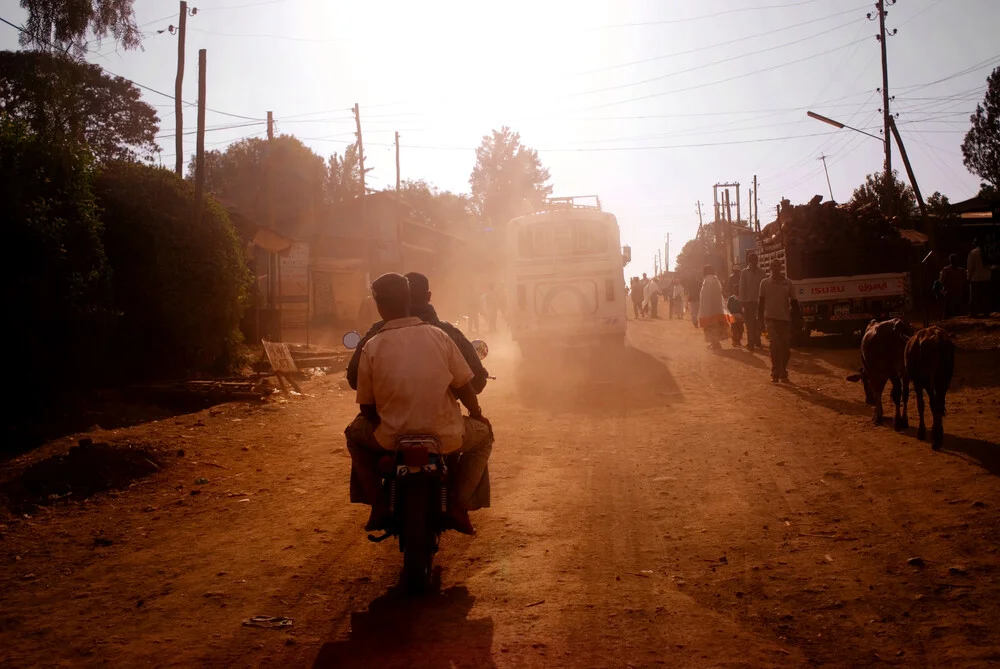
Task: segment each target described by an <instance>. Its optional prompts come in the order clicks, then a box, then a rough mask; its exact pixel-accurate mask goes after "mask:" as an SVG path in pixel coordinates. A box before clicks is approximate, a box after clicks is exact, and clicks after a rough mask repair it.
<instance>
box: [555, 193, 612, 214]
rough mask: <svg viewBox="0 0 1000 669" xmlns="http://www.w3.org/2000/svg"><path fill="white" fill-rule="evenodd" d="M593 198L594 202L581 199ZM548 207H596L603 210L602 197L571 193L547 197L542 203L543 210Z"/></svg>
mask: <svg viewBox="0 0 1000 669" xmlns="http://www.w3.org/2000/svg"><path fill="white" fill-rule="evenodd" d="M589 199H593V201H594V203H593V204H588V203H585V202H581V200H589ZM546 209H596V210H597V211H601V198H599V197H598V196H596V195H571V196H569V197H547V198H545V202H543V203H542V210H546Z"/></svg>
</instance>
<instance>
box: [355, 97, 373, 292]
mask: <svg viewBox="0 0 1000 669" xmlns="http://www.w3.org/2000/svg"><path fill="white" fill-rule="evenodd" d="M354 124H355V126H356V127H357V138H358V139H357V147H358V167H359V170H360V172H361V174H360V177H361V224H362V225H364V226H365V230H366V231H367V232H366V235H365V236H366V239H367V244H366V245H365V246H366V247H367V248H366V249H365V250H366V253H365V255H366V256H367V258H366V262H365V264H366V267H367V273H368V283H369V284H370V283H371V281H372V279H374V277H373V276H372V269H373V268H374V265H375V235H374V231H373V230H372V229H371V226H370V225H368V197H367V188H365V141H364V139H363V138H362V136H361V109H360V108H359V107H358V103H357V102H355V103H354Z"/></svg>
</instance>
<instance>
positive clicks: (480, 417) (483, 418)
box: [469, 411, 493, 434]
mask: <svg viewBox="0 0 1000 669" xmlns="http://www.w3.org/2000/svg"><path fill="white" fill-rule="evenodd" d="M469 418H471V419H472V420H478V421H479V422H480V423H483V424H484V425H486V427H488V428H490V434H493V424H492V423H490V421H489V420H488V419H487V418H486V416H484V415H483V413H482V412H481V411H480V412H478V413H476V414H475V415H472V414H470V415H469Z"/></svg>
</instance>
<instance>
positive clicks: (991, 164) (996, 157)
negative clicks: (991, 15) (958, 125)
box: [962, 67, 1000, 190]
mask: <svg viewBox="0 0 1000 669" xmlns="http://www.w3.org/2000/svg"><path fill="white" fill-rule="evenodd" d="M986 82H987V86H986V95H985V96H984V97H983V102H982V104H978V105H976V113H975V114H973V115H972V116H971V117H970V119H969V120H970V121H972V127H971V128H970V129H969V132H968V133H967V134H966V135H965V141H963V142H962V156H963V162H964V163H965V166H966V167H967V168H968V170H969V171H970V172H972V173H973V174H975V175H976V176H978V177H980V178H981V179H983V180H984V181H985V182H987V183H988V184H990V185H991V186H992V187H993V189H994V190H995V189H998V188H1000V67H998V68H997V69H995V70H993V73H992V74H991V75H990V76H989V78H988V79H987V80H986ZM984 186H985V184H984Z"/></svg>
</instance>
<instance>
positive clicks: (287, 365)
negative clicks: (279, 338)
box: [260, 341, 299, 374]
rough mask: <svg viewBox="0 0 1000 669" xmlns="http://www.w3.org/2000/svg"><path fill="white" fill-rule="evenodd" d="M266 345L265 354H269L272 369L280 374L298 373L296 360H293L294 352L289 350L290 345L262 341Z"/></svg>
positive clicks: (268, 358) (268, 359)
mask: <svg viewBox="0 0 1000 669" xmlns="http://www.w3.org/2000/svg"><path fill="white" fill-rule="evenodd" d="M260 343H261V344H263V345H264V353H265V354H267V361H268V362H270V363H271V369H273V370H274V371H275V372H276V373H279V374H294V373H296V372H298V371H299V370H298V368H297V367H296V366H295V360H293V359H292V352H291V351H290V350H288V344H285V343H282V342H275V341H261V342H260Z"/></svg>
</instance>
